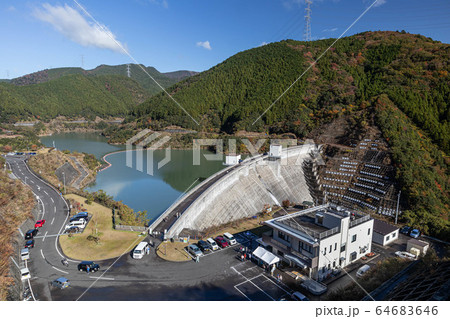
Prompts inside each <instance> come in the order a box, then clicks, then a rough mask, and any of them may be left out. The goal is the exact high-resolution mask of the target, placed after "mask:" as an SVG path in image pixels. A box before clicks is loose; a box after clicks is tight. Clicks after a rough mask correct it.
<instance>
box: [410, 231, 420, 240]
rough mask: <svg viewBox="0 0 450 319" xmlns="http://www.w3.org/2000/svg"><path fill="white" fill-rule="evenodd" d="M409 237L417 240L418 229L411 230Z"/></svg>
mask: <svg viewBox="0 0 450 319" xmlns="http://www.w3.org/2000/svg"><path fill="white" fill-rule="evenodd" d="M409 236H411V237H412V238H418V237H419V236H420V230H418V229H413V230H411V232H410V233H409Z"/></svg>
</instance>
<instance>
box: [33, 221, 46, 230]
mask: <svg viewBox="0 0 450 319" xmlns="http://www.w3.org/2000/svg"><path fill="white" fill-rule="evenodd" d="M44 224H45V219H41V220H38V221H37V222H36V224H34V228H39V227H42V226H44Z"/></svg>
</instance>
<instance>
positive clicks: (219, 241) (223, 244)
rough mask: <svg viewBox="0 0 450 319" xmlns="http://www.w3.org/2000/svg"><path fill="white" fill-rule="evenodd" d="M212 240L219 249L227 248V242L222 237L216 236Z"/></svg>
mask: <svg viewBox="0 0 450 319" xmlns="http://www.w3.org/2000/svg"><path fill="white" fill-rule="evenodd" d="M214 240H215V241H216V243H217V245H218V246H219V247H220V248H226V247H228V246H229V245H228V242H227V241H226V240H225V238H223V237H222V236H217V237H216V238H214Z"/></svg>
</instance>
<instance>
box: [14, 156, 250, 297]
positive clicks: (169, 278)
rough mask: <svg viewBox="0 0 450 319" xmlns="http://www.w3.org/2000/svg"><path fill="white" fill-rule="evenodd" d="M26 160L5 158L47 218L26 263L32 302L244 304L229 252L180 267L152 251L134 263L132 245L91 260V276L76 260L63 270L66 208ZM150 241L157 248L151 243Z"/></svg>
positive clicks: (185, 263)
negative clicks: (57, 283) (63, 285)
mask: <svg viewBox="0 0 450 319" xmlns="http://www.w3.org/2000/svg"><path fill="white" fill-rule="evenodd" d="M26 160H27V158H26V157H24V156H6V161H7V165H8V166H9V168H10V170H11V171H12V173H13V174H14V175H15V176H16V177H17V178H18V179H19V180H21V181H22V182H23V183H24V184H26V185H28V186H29V187H30V188H31V190H32V191H33V193H34V194H35V196H36V198H37V200H38V203H39V216H38V219H45V220H46V223H45V225H44V226H43V227H42V228H40V229H39V233H38V234H37V236H36V237H35V247H34V248H32V249H31V253H30V255H31V257H30V260H29V261H28V268H29V270H30V273H31V280H30V285H31V287H32V290H33V292H34V295H35V296H36V299H37V300H246V298H247V297H243V296H242V294H241V293H239V292H238V291H237V290H236V289H235V288H234V286H235V285H236V284H239V282H240V281H242V275H241V274H237V273H236V271H235V267H237V266H238V265H239V264H240V261H238V260H237V259H236V258H235V256H236V252H235V251H234V249H233V248H228V249H223V250H220V251H218V252H214V253H211V254H208V255H206V256H205V257H203V258H201V261H200V262H199V263H195V262H181V263H180V262H168V261H165V260H163V259H161V258H159V257H158V256H157V255H156V254H155V251H154V249H152V250H151V254H150V255H148V256H144V258H143V259H141V260H136V259H133V258H131V256H130V251H131V250H132V249H133V248H134V245H133V247H129V250H128V251H125V252H123V255H122V256H120V257H119V258H114V259H109V260H103V261H96V262H97V263H98V264H99V265H100V271H99V272H96V273H90V274H87V273H86V272H79V271H78V270H77V265H78V263H79V261H77V260H70V259H68V260H69V265H68V267H65V266H63V265H62V263H61V260H62V258H63V257H64V256H63V254H62V252H61V249H60V247H59V245H58V237H59V235H60V234H61V232H62V230H63V228H64V226H65V225H66V223H67V222H68V216H69V206H68V204H67V202H66V201H65V199H64V198H63V197H62V195H61V194H60V193H59V192H58V191H57V190H56V189H54V188H53V187H52V186H51V185H49V184H48V183H47V182H46V181H44V180H43V179H41V178H40V177H38V176H37V175H36V174H34V173H33V172H32V171H31V170H30V169H29V167H28V165H27V163H26ZM20 231H21V232H22V233H25V232H26V231H27V229H20ZM141 240H144V238H142V239H141ZM244 241H245V239H244ZM153 242H155V244H158V242H157V240H156V239H153ZM135 244H136V245H137V244H138V242H136V243H135ZM180 253H181V252H180ZM252 267H253V266H252ZM61 276H63V277H66V278H67V279H69V280H70V282H71V286H70V287H69V288H67V289H63V290H60V289H56V288H52V287H51V285H50V284H51V282H52V281H53V280H54V279H56V278H59V277H61ZM247 299H248V298H247ZM253 300H254V299H253Z"/></svg>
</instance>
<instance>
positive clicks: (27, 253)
mask: <svg viewBox="0 0 450 319" xmlns="http://www.w3.org/2000/svg"><path fill="white" fill-rule="evenodd" d="M20 258H21V259H22V260H28V259H30V251H29V250H28V248H24V249H22V250H21V251H20Z"/></svg>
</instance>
